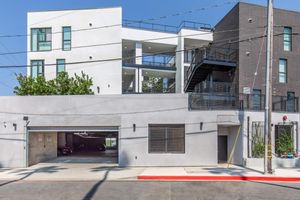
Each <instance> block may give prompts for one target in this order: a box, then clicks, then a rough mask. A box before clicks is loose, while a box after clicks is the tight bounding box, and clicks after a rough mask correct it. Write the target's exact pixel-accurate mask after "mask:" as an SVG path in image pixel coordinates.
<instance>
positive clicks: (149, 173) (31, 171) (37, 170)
mask: <svg viewBox="0 0 300 200" xmlns="http://www.w3.org/2000/svg"><path fill="white" fill-rule="evenodd" d="M0 180H49V181H67V180H69V181H72V180H74V181H75V180H80V181H91V180H117V181H122V180H126V181H128V180H175V181H176V180H178V181H179V180H206V181H208V180H216V181H217V180H220V181H222V180H260V181H294V182H295V181H297V182H300V169H277V170H276V171H275V174H274V175H268V176H266V175H264V174H263V173H262V172H261V171H258V170H251V169H246V168H243V167H239V166H233V165H231V166H230V167H229V168H227V166H225V165H219V166H217V167H130V168H120V167H117V166H116V165H114V164H99V163H86V164H82V163H40V164H37V165H34V166H32V167H29V168H22V169H3V168H2V169H1V168H0Z"/></svg>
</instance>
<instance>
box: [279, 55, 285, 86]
mask: <svg viewBox="0 0 300 200" xmlns="http://www.w3.org/2000/svg"><path fill="white" fill-rule="evenodd" d="M286 82H287V60H286V59H280V60H279V83H286Z"/></svg>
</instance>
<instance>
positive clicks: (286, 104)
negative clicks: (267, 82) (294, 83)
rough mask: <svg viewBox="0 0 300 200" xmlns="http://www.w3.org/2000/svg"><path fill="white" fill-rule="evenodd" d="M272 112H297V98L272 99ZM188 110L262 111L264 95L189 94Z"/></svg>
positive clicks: (277, 97) (281, 97)
mask: <svg viewBox="0 0 300 200" xmlns="http://www.w3.org/2000/svg"><path fill="white" fill-rule="evenodd" d="M272 102H273V103H272V110H273V112H299V98H298V97H293V98H288V97H286V96H273V97H272ZM188 104H189V105H188V106H189V110H245V111H264V109H265V95H257V94H239V95H238V96H235V95H231V94H224V93H223V94H220V93H219V94H218V93H189V100H188Z"/></svg>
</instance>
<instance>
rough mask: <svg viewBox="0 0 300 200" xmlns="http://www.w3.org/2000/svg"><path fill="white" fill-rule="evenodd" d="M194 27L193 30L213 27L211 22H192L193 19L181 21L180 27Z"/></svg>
mask: <svg viewBox="0 0 300 200" xmlns="http://www.w3.org/2000/svg"><path fill="white" fill-rule="evenodd" d="M182 28H185V29H192V30H209V31H211V29H212V27H211V25H210V24H206V23H198V22H192V21H183V22H181V24H180V26H179V29H182Z"/></svg>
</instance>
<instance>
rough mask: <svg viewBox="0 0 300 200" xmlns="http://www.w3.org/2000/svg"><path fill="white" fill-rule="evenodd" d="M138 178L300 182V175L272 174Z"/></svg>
mask: <svg viewBox="0 0 300 200" xmlns="http://www.w3.org/2000/svg"><path fill="white" fill-rule="evenodd" d="M137 178H138V180H159V181H169V180H172V181H184V180H193V181H270V182H271V181H272V182H300V177H271V176H138V177H137Z"/></svg>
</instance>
